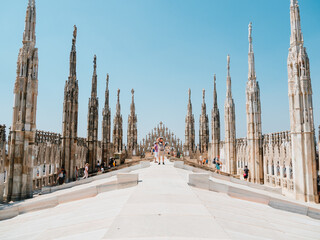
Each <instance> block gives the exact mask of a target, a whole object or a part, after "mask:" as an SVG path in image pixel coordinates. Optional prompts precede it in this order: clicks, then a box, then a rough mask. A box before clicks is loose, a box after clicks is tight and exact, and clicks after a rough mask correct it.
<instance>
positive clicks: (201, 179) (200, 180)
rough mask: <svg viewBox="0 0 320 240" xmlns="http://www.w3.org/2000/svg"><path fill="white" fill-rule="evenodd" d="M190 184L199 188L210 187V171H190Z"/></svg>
mask: <svg viewBox="0 0 320 240" xmlns="http://www.w3.org/2000/svg"><path fill="white" fill-rule="evenodd" d="M188 184H189V185H190V186H195V187H198V188H203V189H209V174H208V173H190V174H189V182H188Z"/></svg>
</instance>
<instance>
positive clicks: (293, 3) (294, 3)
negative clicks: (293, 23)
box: [290, 0, 298, 6]
mask: <svg viewBox="0 0 320 240" xmlns="http://www.w3.org/2000/svg"><path fill="white" fill-rule="evenodd" d="M290 5H291V6H295V5H298V1H297V0H291V4H290Z"/></svg>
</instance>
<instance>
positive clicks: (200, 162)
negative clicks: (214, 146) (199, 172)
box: [198, 155, 202, 165]
mask: <svg viewBox="0 0 320 240" xmlns="http://www.w3.org/2000/svg"><path fill="white" fill-rule="evenodd" d="M198 164H199V165H201V164H202V155H200V157H199V160H198Z"/></svg>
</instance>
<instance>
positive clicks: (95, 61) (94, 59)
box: [93, 55, 97, 70]
mask: <svg viewBox="0 0 320 240" xmlns="http://www.w3.org/2000/svg"><path fill="white" fill-rule="evenodd" d="M93 68H94V70H96V69H97V56H96V55H94V57H93Z"/></svg>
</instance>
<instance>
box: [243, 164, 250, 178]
mask: <svg viewBox="0 0 320 240" xmlns="http://www.w3.org/2000/svg"><path fill="white" fill-rule="evenodd" d="M243 178H244V180H245V181H248V179H249V169H248V167H247V166H244V169H243Z"/></svg>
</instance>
